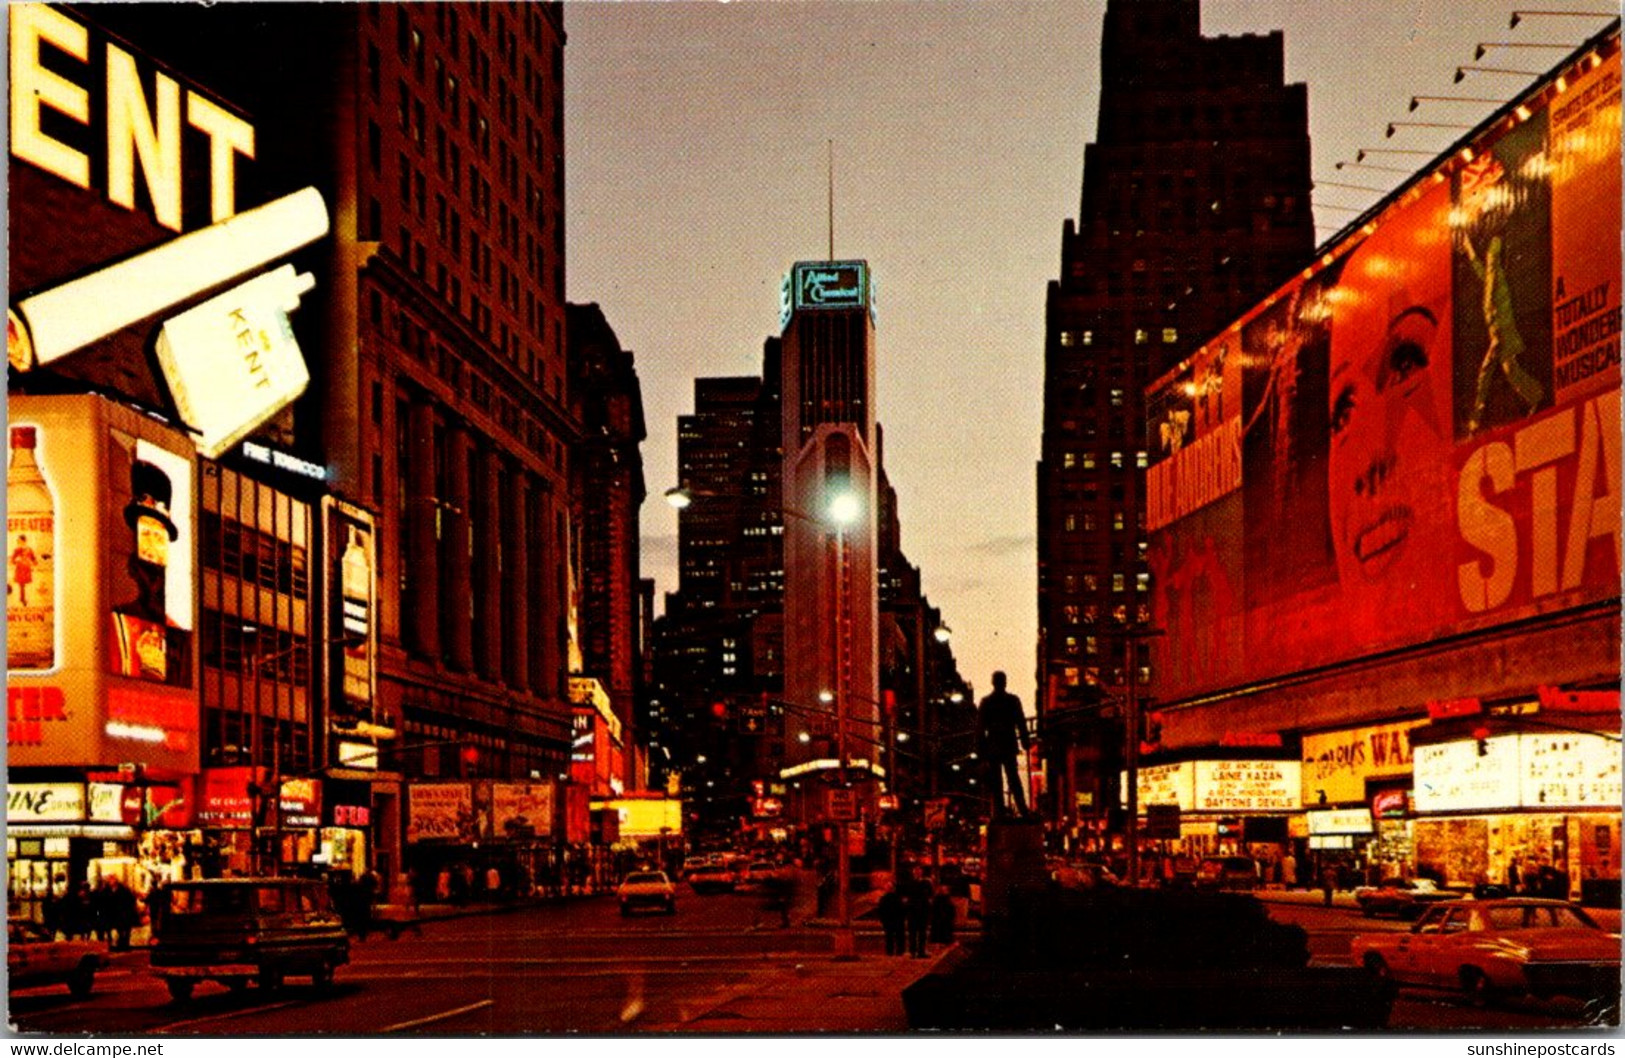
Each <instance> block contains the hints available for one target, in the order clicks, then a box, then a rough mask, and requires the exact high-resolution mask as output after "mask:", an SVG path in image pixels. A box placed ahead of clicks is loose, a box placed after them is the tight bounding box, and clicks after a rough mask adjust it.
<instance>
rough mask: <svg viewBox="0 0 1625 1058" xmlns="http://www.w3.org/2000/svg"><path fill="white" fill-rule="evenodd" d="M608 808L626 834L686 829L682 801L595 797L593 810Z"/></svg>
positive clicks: (656, 834) (647, 835) (640, 835)
mask: <svg viewBox="0 0 1625 1058" xmlns="http://www.w3.org/2000/svg"><path fill="white" fill-rule="evenodd" d="M600 809H603V810H607V811H608V812H609V813H611V814H612V816H613V817H614V818H617V819H618V820H619V821H620V826H619V834H620V836H621V837H625V838H653V837H659V836H660V835H661V834H681V833H682V832H683V802H681V801H664V800H654V799H649V800H639V799H635V798H627V799H624V800H619V801H593V802H592V810H593V811H595V812H596V811H599V810H600Z"/></svg>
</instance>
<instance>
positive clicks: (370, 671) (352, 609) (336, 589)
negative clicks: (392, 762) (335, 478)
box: [322, 496, 378, 768]
mask: <svg viewBox="0 0 1625 1058" xmlns="http://www.w3.org/2000/svg"><path fill="white" fill-rule="evenodd" d="M322 506H323V508H324V509H325V511H326V514H327V534H326V536H327V577H326V580H325V582H324V583H325V585H326V593H325V595H324V599H325V600H326V604H327V615H328V622H329V624H328V627H330V628H336V629H338V634H337V635H335V636H332V637H331V638H332V639H333V643H332V645H331V646H330V647H329V648H328V650H329V652H330V653H329V658H328V662H329V663H328V666H327V668H328V672H329V674H330V685H329V687H328V701H329V702H330V703H331V704H330V706H329V709H330V712H331V714H332V719H333V725H334V726H335V727H337V728H340V729H353V728H354V727H355V726H356V725H357V724H361V723H372V722H373V719H374V717H373V699H374V695H375V693H376V674H375V662H374V655H375V653H376V651H377V642H378V637H377V630H376V628H375V617H374V614H375V613H376V598H377V581H378V574H377V570H378V558H377V550H376V549H377V537H376V532H375V530H374V528H373V522H372V515H370V514H369V513H367V512H366V511H365V510H362V509H361V508H359V507H355V506H353V505H351V504H348V503H345V502H344V501H342V500H337V499H334V498H332V497H330V496H329V497H324V498H323V501H322ZM369 749H370V747H369ZM357 766H359V767H364V768H375V767H377V760H376V754H374V758H373V759H372V760H371V761H369V762H366V763H361V764H359V765H357Z"/></svg>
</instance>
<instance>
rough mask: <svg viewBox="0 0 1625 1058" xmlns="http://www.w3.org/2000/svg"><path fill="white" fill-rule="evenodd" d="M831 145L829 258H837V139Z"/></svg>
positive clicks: (831, 141) (829, 143)
mask: <svg viewBox="0 0 1625 1058" xmlns="http://www.w3.org/2000/svg"><path fill="white" fill-rule="evenodd" d="M826 143H827V144H828V146H829V258H828V259H829V260H831V261H833V260H835V141H834V140H828V141H826Z"/></svg>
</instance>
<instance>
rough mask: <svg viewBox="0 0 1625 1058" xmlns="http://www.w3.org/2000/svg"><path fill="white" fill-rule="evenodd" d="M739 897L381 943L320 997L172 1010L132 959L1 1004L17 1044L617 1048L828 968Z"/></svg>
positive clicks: (459, 925) (483, 925) (260, 998)
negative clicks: (572, 1037)
mask: <svg viewBox="0 0 1625 1058" xmlns="http://www.w3.org/2000/svg"><path fill="white" fill-rule="evenodd" d="M760 903H761V901H760V900H759V899H758V898H757V897H756V896H755V895H754V894H749V893H737V894H718V895H714V896H696V895H695V894H693V893H691V892H688V891H687V890H684V891H683V892H682V894H681V896H680V898H679V905H678V911H677V914H676V915H675V916H667V915H661V914H649V915H644V914H639V915H636V916H634V917H631V918H623V917H622V916H621V915H620V914H619V911H618V909H617V906H616V904H615V901H614V899H613V898H612V897H608V896H604V897H596V898H586V899H582V900H577V901H572V902H569V903H566V904H555V905H546V906H538V907H533V908H524V909H519V910H514V911H508V912H497V913H491V914H477V915H469V916H466V917H458V918H451V919H446V920H441V921H431V922H426V923H424V924H423V927H422V930H421V933H414V932H407V933H404V934H403V935H402V936H401V937H400V939H399V940H395V941H391V940H389V939H388V938H387V936H385V935H382V934H376V933H375V934H373V935H372V936H371V937H370V938H369V939H368V940H366V941H353V942H352V944H351V949H350V960H351V961H350V964H349V965H348V966H346V967H343V968H342V969H340V971H339V973H338V976H337V984H336V986H335V987H334V989H333V991H332V993H331V994H330V995H326V996H323V995H318V994H316V993H315V992H314V991H312V990H311V989H310V988H309V986H308V983H306V982H304V981H301V980H297V979H296V980H295V981H294V982H292V983H291V984H290V985H289V986H288V987H286V988H285V989H283V990H282V991H281V992H280V993H277V994H275V995H271V996H265V995H262V994H261V993H259V992H258V991H257V990H255V989H249V990H247V991H246V992H242V993H235V994H234V993H230V992H228V991H227V990H226V989H225V988H223V987H221V986H219V985H216V984H204V985H201V986H200V987H199V989H198V991H197V995H196V996H195V998H194V999H193V1001H192V1002H191V1003H189V1004H185V1005H176V1004H172V1003H171V1002H170V1000H169V997H168V995H167V993H166V992H165V990H164V986H163V984H162V983H161V982H160V981H159V980H158V979H157V978H156V977H154V976H152V975H151V974H150V973H149V972H147V969H146V956H145V953H140V952H138V953H133V954H131V955H125V956H119V957H118V961H117V964H116V966H115V968H114V969H113V970H112V971H108V972H105V973H104V974H102V975H101V976H99V977H98V979H97V984H96V990H95V993H94V994H93V995H92V997H91V998H90V999H89V1000H88V1001H86V1002H83V1003H79V1002H75V1001H73V1000H72V999H71V997H69V996H68V995H67V993H66V992H65V991H64V990H62V989H39V990H34V991H32V992H23V993H14V994H13V995H12V1017H13V1020H14V1022H15V1024H16V1025H17V1027H18V1028H19V1029H21V1030H23V1031H28V1032H51V1033H69V1032H85V1031H94V1032H98V1033H112V1034H130V1035H138V1034H145V1033H175V1034H188V1035H190V1034H197V1035H217V1034H223V1033H229V1034H232V1035H239V1034H247V1035H298V1036H306V1035H322V1034H343V1035H378V1034H387V1033H397V1032H399V1033H413V1034H425V1035H455V1036H466V1035H475V1034H481V1033H497V1034H514V1033H525V1032H536V1033H564V1032H594V1033H617V1032H636V1031H643V1030H647V1029H649V1028H651V1027H653V1026H657V1025H666V1024H670V1023H681V1022H684V1021H687V1020H689V1019H692V1018H696V1017H699V1016H701V1015H702V1014H703V1012H704V1011H705V1010H706V1009H707V1008H708V1006H710V1005H715V1004H716V1003H717V1002H719V1001H720V1000H721V999H723V998H725V997H726V996H727V995H728V994H729V992H730V990H737V989H738V988H740V987H741V986H742V985H744V984H747V983H748V979H749V978H750V977H751V976H752V975H757V974H767V973H774V972H777V971H779V970H783V969H793V967H794V966H795V964H796V963H797V962H800V961H804V960H807V959H809V958H827V957H828V955H827V953H828V951H829V945H830V938H829V934H828V933H827V932H823V931H818V930H803V929H793V930H784V931H781V930H778V929H763V930H753V928H752V926H753V923H754V920H755V918H756V915H757V912H758V910H759V908H760Z"/></svg>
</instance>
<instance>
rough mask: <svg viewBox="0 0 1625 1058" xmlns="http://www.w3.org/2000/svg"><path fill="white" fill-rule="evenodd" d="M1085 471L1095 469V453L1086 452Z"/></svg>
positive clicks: (1084, 457)
mask: <svg viewBox="0 0 1625 1058" xmlns="http://www.w3.org/2000/svg"><path fill="white" fill-rule="evenodd" d="M1083 469H1085V470H1093V469H1095V454H1094V453H1093V452H1085V453H1083Z"/></svg>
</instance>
